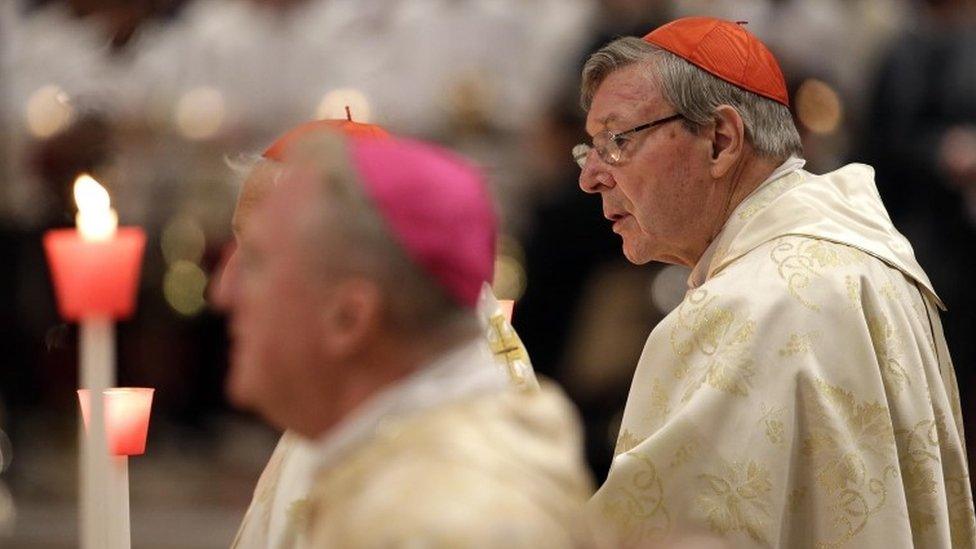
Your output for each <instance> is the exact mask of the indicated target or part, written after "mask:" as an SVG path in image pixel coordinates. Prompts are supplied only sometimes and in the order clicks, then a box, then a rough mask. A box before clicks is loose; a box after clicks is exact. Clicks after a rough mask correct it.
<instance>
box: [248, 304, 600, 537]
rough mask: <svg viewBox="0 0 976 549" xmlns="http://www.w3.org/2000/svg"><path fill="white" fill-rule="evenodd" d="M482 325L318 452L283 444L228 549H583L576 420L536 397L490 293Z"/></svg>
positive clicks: (583, 476)
mask: <svg viewBox="0 0 976 549" xmlns="http://www.w3.org/2000/svg"><path fill="white" fill-rule="evenodd" d="M479 314H480V316H481V317H482V321H483V324H484V326H485V329H486V338H485V339H478V340H476V341H473V342H471V343H469V344H467V345H464V346H462V347H461V348H459V349H455V350H454V351H453V352H451V353H448V354H446V355H444V356H443V357H441V358H439V359H438V360H436V361H435V362H434V363H432V364H430V365H427V366H425V367H424V368H422V369H420V370H418V372H417V373H415V374H414V375H413V376H411V377H409V378H407V379H406V380H404V381H403V382H401V383H399V384H397V385H396V386H394V387H392V388H390V389H388V390H386V391H384V392H381V393H380V394H378V395H377V396H375V397H374V398H372V399H371V400H370V401H369V402H367V403H366V404H365V405H364V406H362V407H360V409H357V410H356V411H355V412H354V413H353V414H352V416H351V417H349V418H348V419H347V420H345V421H344V422H343V423H342V424H340V425H339V426H338V427H337V428H336V429H333V430H332V431H330V432H329V433H327V434H326V435H325V436H324V437H323V438H322V440H319V441H308V440H305V439H303V438H302V437H300V436H298V435H295V434H293V433H290V432H286V433H285V434H284V435H283V436H282V438H281V441H280V442H279V444H278V447H277V448H276V449H275V451H274V454H273V455H272V457H271V459H270V461H269V462H268V465H267V466H266V468H265V470H264V472H263V473H262V475H261V478H260V479H259V481H258V485H257V487H256V488H255V491H254V498H253V500H252V502H251V505H250V507H249V509H248V512H247V514H246V515H245V518H244V521H243V523H242V525H241V529H240V531H239V532H238V534H237V538H236V539H235V541H234V544H233V546H232V547H234V548H240V549H245V548H246V549H257V548H262V549H263V548H270V549H279V548H281V549H284V548H296V549H297V548H304V547H343V548H345V547H350V548H356V547H400V546H405V547H406V546H409V547H413V546H416V547H457V546H471V547H526V548H528V547H576V546H580V545H581V544H582V543H585V541H586V540H587V539H588V533H587V531H586V530H585V528H584V527H583V522H582V521H581V517H582V507H583V503H584V502H585V500H586V498H587V497H589V495H590V494H591V493H592V481H591V479H590V477H589V474H588V473H587V472H586V468H585V466H584V464H583V458H582V451H581V446H582V442H581V432H580V428H579V423H578V419H577V416H576V412H575V410H574V409H573V408H572V406H571V404H569V402H568V401H567V400H566V398H565V396H563V395H562V393H561V392H560V391H559V390H558V389H557V388H555V387H553V386H551V385H548V384H542V385H541V386H540V384H539V383H538V381H537V380H536V378H535V374H534V372H533V371H532V366H531V363H530V362H529V359H528V354H527V353H526V351H525V348H524V346H522V344H521V342H520V341H519V339H518V336H517V334H515V332H514V330H513V329H512V327H511V325H510V324H509V323H508V321H507V320H505V318H504V316H503V315H502V312H501V309H500V307H499V305H498V303H497V301H496V300H495V299H494V296H493V295H491V293H490V291H489V290H486V291H485V292H483V293H482V298H481V301H480V303H479ZM549 456H554V457H553V458H550V457H549ZM411 543H413V544H414V545H410V544H411ZM459 544H460V545H459Z"/></svg>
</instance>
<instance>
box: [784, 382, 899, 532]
mask: <svg viewBox="0 0 976 549" xmlns="http://www.w3.org/2000/svg"><path fill="white" fill-rule="evenodd" d="M802 392H803V396H802V401H803V405H804V407H805V408H806V409H807V410H808V412H807V414H808V415H807V421H806V429H807V432H806V435H805V437H804V438H803V442H802V446H801V452H802V455H803V456H805V458H807V459H808V460H810V464H811V466H812V467H813V470H814V471H815V478H816V481H817V484H818V485H819V491H820V492H821V493H822V494H823V495H824V496H826V497H827V498H828V501H829V502H830V505H829V506H828V510H829V512H830V514H831V520H830V524H832V525H833V528H834V532H833V535H832V536H831V537H830V539H827V540H821V541H819V542H818V543H817V546H818V547H825V548H826V547H837V546H839V545H841V544H843V543H845V542H847V541H849V540H850V539H852V538H853V537H854V536H856V535H857V534H858V533H860V532H861V531H862V530H864V527H865V526H866V525H867V523H868V521H869V520H870V518H871V517H872V516H873V515H874V514H876V513H877V512H878V510H879V509H881V508H882V506H884V503H885V500H886V499H887V494H888V488H887V483H888V481H889V480H890V479H891V478H896V477H897V476H898V470H897V468H896V467H895V466H894V465H891V463H892V462H894V461H895V459H896V456H895V452H894V448H895V435H894V430H893V428H892V425H891V418H890V416H889V414H888V409H887V408H886V407H885V406H882V405H881V404H879V403H877V402H858V401H857V400H855V399H854V396H853V395H852V394H851V393H850V392H848V391H845V390H843V389H841V388H840V387H836V386H833V385H830V384H828V383H826V382H825V381H823V380H821V379H817V380H815V381H814V382H812V383H809V384H808V385H805V386H804V387H803V390H802Z"/></svg>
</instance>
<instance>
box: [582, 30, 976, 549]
mask: <svg viewBox="0 0 976 549" xmlns="http://www.w3.org/2000/svg"><path fill="white" fill-rule="evenodd" d="M582 92H583V93H582V95H583V102H584V104H585V106H586V107H587V110H588V117H587V121H586V129H587V132H588V133H589V134H590V135H591V136H592V138H593V140H592V144H591V145H580V146H578V147H577V149H575V150H574V155H575V156H576V157H577V160H578V162H579V163H580V165H581V167H582V173H581V175H580V186H581V187H582V189H583V190H584V191H586V192H589V193H599V194H600V195H601V197H602V200H603V209H604V214H605V216H606V217H607V219H608V220H609V221H610V222H611V223H612V226H613V231H614V232H615V233H617V234H619V235H620V236H621V237H622V239H623V252H624V255H626V256H627V258H628V259H629V260H630V261H632V262H634V263H638V264H642V263H647V262H649V261H662V262H666V263H674V264H679V265H685V266H688V267H690V268H692V269H693V270H692V273H691V276H690V279H689V281H688V283H689V288H690V289H689V291H688V292H687V294H686V296H685V298H684V301H683V302H682V303H681V304H680V305H679V306H678V307H677V309H676V310H674V311H673V312H672V313H671V314H670V315H669V316H668V317H667V318H665V319H664V320H663V321H662V322H661V323H660V324H659V325H658V326H657V327H656V328H655V329H654V330H653V331H652V332H651V334H650V336H649V338H648V340H647V344H646V346H645V348H644V353H643V356H642V357H641V359H640V362H639V364H638V366H637V370H636V373H635V375H634V381H633V385H632V386H631V391H630V395H629V398H628V401H627V406H626V409H625V411H624V417H623V422H622V425H621V429H620V435H619V438H618V440H617V448H616V451H615V454H616V457H615V458H614V461H613V465H612V467H611V469H610V474H609V478H608V479H607V481H606V483H605V484H604V485H603V487H602V488H601V489H600V490H599V491H598V492H597V494H596V496H594V498H593V500H592V502H591V509H592V515H593V517H594V520H595V522H596V523H598V524H600V525H604V526H609V527H610V528H612V529H613V530H615V533H616V535H617V537H618V540H619V541H618V543H620V545H622V546H632V545H643V544H646V543H649V542H651V541H652V540H664V543H665V545H664V546H667V542H668V540H675V539H688V538H689V537H692V536H701V535H703V534H704V535H707V536H712V537H713V538H717V539H721V540H725V541H727V542H728V543H729V544H731V545H732V546H734V547H883V548H886V549H890V548H895V547H932V548H935V547H973V546H974V545H976V541H974V536H976V533H974V515H973V500H972V495H971V492H970V487H969V477H968V471H967V465H966V452H965V446H964V443H963V429H962V422H961V417H960V408H959V394H958V389H957V387H956V380H955V375H954V372H953V366H952V361H951V360H950V357H949V350H948V349H947V347H946V342H945V338H944V337H943V334H942V325H941V323H940V321H939V308H940V307H942V302H941V301H940V300H939V298H938V297H937V296H936V294H935V291H934V290H933V288H932V285H931V283H930V282H929V279H928V277H927V276H926V274H925V273H924V272H923V271H922V268H921V267H920V266H919V265H918V263H917V262H916V260H915V256H914V253H913V251H912V247H911V245H910V244H909V242H908V241H907V240H906V239H905V238H904V237H903V236H902V235H901V234H900V233H899V232H898V231H897V230H896V229H895V228H894V226H893V225H892V224H891V221H890V219H889V217H888V214H887V212H886V211H885V207H884V205H883V204H882V203H881V200H880V198H879V197H878V191H877V188H876V186H875V182H874V173H873V170H872V169H871V168H870V167H869V166H865V165H862V164H851V165H849V166H845V167H843V168H841V169H839V170H837V171H835V172H832V173H828V174H824V175H815V174H812V173H809V172H807V171H805V170H803V165H804V161H803V160H802V159H801V158H800V154H802V151H801V147H800V139H799V136H798V134H797V131H796V128H795V126H794V125H793V120H792V117H791V115H790V111H789V107H788V105H789V99H788V97H787V91H786V85H785V82H784V79H783V74H782V72H781V70H780V68H779V64H778V62H777V61H776V59H775V58H774V57H773V55H772V54H771V53H770V52H769V51H768V50H767V49H766V47H765V46H764V45H763V44H762V43H761V42H760V41H759V40H758V39H757V38H755V37H754V36H753V35H752V34H750V33H749V32H748V31H747V30H746V29H745V28H744V27H743V26H742V25H739V24H735V23H731V22H726V21H720V20H717V19H712V18H705V17H693V18H686V19H680V20H677V21H674V22H672V23H669V24H667V25H664V26H662V27H660V28H658V29H657V30H655V31H653V32H651V33H649V34H648V35H647V36H645V37H644V38H643V39H640V38H633V37H628V38H621V39H618V40H615V41H613V42H611V43H610V44H608V45H606V46H605V47H603V48H602V49H600V50H599V51H597V52H596V53H594V54H593V55H592V56H590V58H589V60H588V61H587V63H586V65H585V67H584V69H583V89H582ZM917 183H918V184H919V185H923V184H925V182H922V181H919V182H917Z"/></svg>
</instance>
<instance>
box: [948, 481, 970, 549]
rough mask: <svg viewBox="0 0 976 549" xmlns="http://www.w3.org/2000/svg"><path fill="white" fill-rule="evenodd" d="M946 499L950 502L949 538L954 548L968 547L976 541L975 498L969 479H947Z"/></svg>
mask: <svg viewBox="0 0 976 549" xmlns="http://www.w3.org/2000/svg"><path fill="white" fill-rule="evenodd" d="M946 492H947V493H946V497H947V499H948V502H949V536H950V538H951V539H952V546H953V547H966V546H969V545H971V544H972V542H973V539H976V515H974V512H973V496H972V493H971V492H970V488H969V477H968V476H967V475H961V476H958V477H952V478H947V479H946Z"/></svg>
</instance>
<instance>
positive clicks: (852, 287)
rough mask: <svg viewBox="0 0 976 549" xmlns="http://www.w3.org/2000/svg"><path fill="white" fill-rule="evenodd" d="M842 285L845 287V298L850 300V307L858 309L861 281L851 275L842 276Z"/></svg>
mask: <svg viewBox="0 0 976 549" xmlns="http://www.w3.org/2000/svg"><path fill="white" fill-rule="evenodd" d="M844 285H845V286H846V287H847V299H849V300H850V302H851V308H852V309H860V308H861V307H862V305H861V281H860V280H858V279H856V278H854V277H853V276H850V275H848V276H845V277H844Z"/></svg>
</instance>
